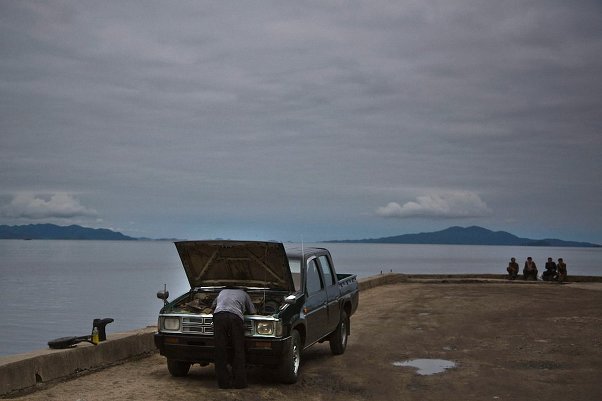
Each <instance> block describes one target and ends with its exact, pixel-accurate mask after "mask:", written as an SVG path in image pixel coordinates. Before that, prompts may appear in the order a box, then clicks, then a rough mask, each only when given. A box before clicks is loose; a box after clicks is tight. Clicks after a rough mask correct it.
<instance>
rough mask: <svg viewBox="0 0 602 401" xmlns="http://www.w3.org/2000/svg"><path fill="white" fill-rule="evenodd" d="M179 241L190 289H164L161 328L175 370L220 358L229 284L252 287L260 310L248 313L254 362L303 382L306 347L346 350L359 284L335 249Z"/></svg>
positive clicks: (159, 337)
mask: <svg viewBox="0 0 602 401" xmlns="http://www.w3.org/2000/svg"><path fill="white" fill-rule="evenodd" d="M176 248H177V250H178V253H179V255H180V258H181V259H182V264H183V266H184V269H185V270H186V274H187V276H188V281H189V282H190V291H189V292H187V293H186V294H184V295H182V296H180V297H178V298H176V299H174V300H173V301H171V302H168V301H167V296H168V294H167V293H166V292H160V293H159V294H157V296H158V297H159V298H161V299H163V300H164V301H165V306H164V307H163V308H162V309H161V311H160V314H159V322H158V332H157V333H156V334H155V345H156V346H157V348H158V349H159V351H160V353H161V355H163V356H165V357H166V358H167V367H168V369H169V372H170V373H171V374H172V375H173V376H185V375H187V374H188V371H189V369H190V366H191V365H192V364H194V363H199V364H201V365H207V364H209V363H212V362H214V358H215V356H214V354H215V348H214V342H213V315H212V310H211V304H212V302H213V300H214V299H215V297H217V294H218V293H219V291H220V290H221V289H222V288H224V287H226V286H228V287H232V286H233V287H238V288H243V289H245V290H246V291H247V292H248V293H249V295H250V296H251V299H252V301H253V303H254V305H255V308H256V310H257V313H256V314H254V315H245V327H246V339H245V348H246V361H247V363H248V364H250V365H262V366H267V367H271V368H275V369H276V370H277V373H278V376H279V378H280V380H281V381H282V382H284V383H295V382H296V381H297V378H298V377H299V368H300V365H301V355H302V352H303V350H304V349H307V348H308V347H310V346H311V345H313V344H315V343H317V342H323V341H329V343H330V349H331V351H332V353H333V354H335V355H337V354H342V353H343V352H345V348H346V346H347V337H348V335H349V334H350V327H351V326H350V320H349V319H350V317H351V315H353V313H354V312H355V311H356V309H357V306H358V299H359V293H358V285H357V279H356V276H355V275H354V274H337V273H336V271H335V269H334V265H333V262H332V258H331V256H330V253H329V252H328V250H326V249H324V248H304V249H303V248H289V249H286V250H285V248H284V245H283V244H281V243H278V242H259V241H183V242H176Z"/></svg>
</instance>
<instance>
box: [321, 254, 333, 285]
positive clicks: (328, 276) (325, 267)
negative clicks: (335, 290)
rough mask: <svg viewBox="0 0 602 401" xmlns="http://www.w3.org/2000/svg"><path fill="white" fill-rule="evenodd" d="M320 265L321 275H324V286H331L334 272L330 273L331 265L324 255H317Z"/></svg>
mask: <svg viewBox="0 0 602 401" xmlns="http://www.w3.org/2000/svg"><path fill="white" fill-rule="evenodd" d="M319 259H320V266H321V268H322V276H323V277H324V283H325V284H326V286H327V287H328V286H331V285H333V284H334V283H335V280H334V274H332V266H330V262H329V261H328V258H327V257H326V256H325V255H322V256H320V257H319Z"/></svg>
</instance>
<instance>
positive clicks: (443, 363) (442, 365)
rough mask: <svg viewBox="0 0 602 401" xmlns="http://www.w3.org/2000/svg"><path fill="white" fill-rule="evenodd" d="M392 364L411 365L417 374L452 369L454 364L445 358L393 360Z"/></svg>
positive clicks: (431, 373)
mask: <svg viewBox="0 0 602 401" xmlns="http://www.w3.org/2000/svg"><path fill="white" fill-rule="evenodd" d="M393 366H402V367H412V368H416V369H418V370H417V371H416V373H418V374H419V375H423V376H424V375H433V374H435V373H441V372H444V371H445V369H452V368H455V367H456V364H455V363H454V362H452V361H447V360H445V359H410V360H407V361H403V362H393Z"/></svg>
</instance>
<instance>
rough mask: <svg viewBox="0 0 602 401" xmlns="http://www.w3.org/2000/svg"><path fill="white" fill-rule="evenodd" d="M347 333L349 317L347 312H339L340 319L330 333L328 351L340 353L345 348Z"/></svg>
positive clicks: (335, 353)
mask: <svg viewBox="0 0 602 401" xmlns="http://www.w3.org/2000/svg"><path fill="white" fill-rule="evenodd" d="M348 333H349V318H348V317H347V313H346V312H345V311H343V312H342V313H341V320H340V321H339V325H338V326H337V328H336V329H335V330H334V331H333V332H332V334H330V351H331V352H332V353H333V354H334V355H341V354H342V353H343V352H345V348H347V334H348Z"/></svg>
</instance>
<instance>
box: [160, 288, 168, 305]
mask: <svg viewBox="0 0 602 401" xmlns="http://www.w3.org/2000/svg"><path fill="white" fill-rule="evenodd" d="M157 298H159V299H162V300H163V302H164V303H165V304H167V298H169V291H167V284H163V291H159V292H157Z"/></svg>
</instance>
